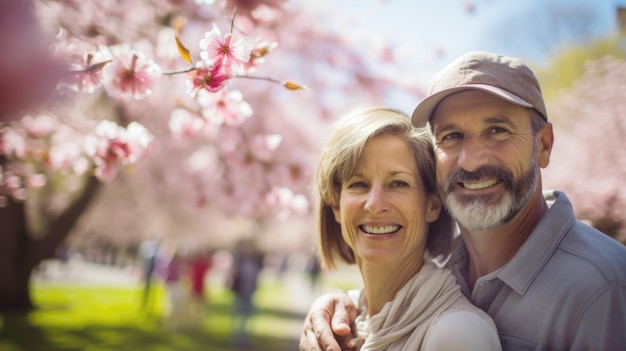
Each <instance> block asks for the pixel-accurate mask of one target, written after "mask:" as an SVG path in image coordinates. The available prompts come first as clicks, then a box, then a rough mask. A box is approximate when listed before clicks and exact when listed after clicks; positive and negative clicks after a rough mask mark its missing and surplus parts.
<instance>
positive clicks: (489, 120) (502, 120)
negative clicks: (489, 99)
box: [485, 115, 514, 124]
mask: <svg viewBox="0 0 626 351" xmlns="http://www.w3.org/2000/svg"><path fill="white" fill-rule="evenodd" d="M485 123H487V124H492V123H505V124H514V123H513V120H512V118H511V117H508V116H503V115H498V116H493V117H488V118H486V119H485Z"/></svg>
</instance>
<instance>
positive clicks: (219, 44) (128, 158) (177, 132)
mask: <svg viewBox="0 0 626 351" xmlns="http://www.w3.org/2000/svg"><path fill="white" fill-rule="evenodd" d="M180 4H181V5H184V6H190V5H189V4H188V3H187V4H185V2H180ZM41 6H50V7H51V8H52V9H53V11H52V12H50V13H49V17H51V18H52V17H55V16H59V18H61V17H62V7H58V8H56V10H54V9H55V6H60V5H55V4H54V3H50V4H46V5H41ZM102 6H104V7H102V8H101V10H104V9H105V8H106V7H107V6H108V5H106V4H103V5H102ZM202 6H204V7H203V8H208V7H210V6H213V5H210V4H204V5H202ZM198 8H199V7H198ZM99 9H100V8H99ZM157 12H158V11H157ZM243 13H247V12H246V11H243ZM155 14H156V12H155ZM233 16H235V15H234V14H233ZM95 20H96V22H98V23H100V22H99V21H98V19H95ZM132 20H138V21H141V17H137V18H133V19H132ZM78 22H79V23H76V25H77V26H78V27H80V25H81V24H82V20H78ZM174 22H175V21H172V23H171V26H172V28H169V26H168V25H164V26H162V27H160V29H158V31H159V32H158V36H157V40H155V41H151V40H145V39H144V38H142V36H139V37H133V38H131V36H129V37H128V38H123V39H122V40H121V42H120V40H102V38H98V36H93V37H91V36H90V35H84V34H83V35H77V34H79V33H77V31H76V28H71V25H70V26H69V27H66V26H67V25H68V23H67V22H64V21H62V20H59V21H58V24H59V28H60V30H59V32H58V35H57V37H56V39H57V40H56V41H55V42H54V43H53V45H52V49H53V54H54V56H55V57H56V58H57V59H59V61H61V62H65V64H66V72H65V74H64V75H63V76H62V79H61V80H60V81H59V84H58V86H57V91H58V92H59V94H60V95H62V96H64V97H65V98H67V97H70V96H74V97H76V99H82V100H83V101H86V100H87V99H91V101H93V102H92V104H94V105H95V106H98V105H102V104H103V103H104V104H106V105H108V106H114V107H113V108H107V109H101V108H99V107H97V108H96V109H95V111H97V113H98V114H99V116H95V118H94V117H92V116H86V117H85V118H86V119H88V120H98V119H102V118H103V117H104V120H102V121H101V122H100V123H99V124H98V125H97V127H95V124H93V123H92V129H91V130H87V129H86V128H84V125H83V126H81V127H80V128H75V126H74V127H70V126H71V125H72V124H73V123H74V122H71V123H70V124H67V123H66V122H68V121H69V120H70V119H71V118H74V119H76V118H79V119H80V118H81V114H82V113H84V112H87V113H89V112H91V111H94V109H92V108H91V107H87V108H85V109H84V110H82V109H75V113H74V116H72V117H71V118H66V117H65V116H64V119H65V120H64V121H62V120H61V119H59V118H55V117H50V121H52V120H53V122H49V126H48V127H44V125H45V123H44V121H45V120H46V118H45V117H44V114H40V115H38V116H37V117H34V118H33V117H27V118H23V119H21V120H17V121H15V122H14V123H10V124H6V125H0V128H1V129H0V157H2V158H4V159H5V160H6V161H3V162H2V164H0V196H12V197H13V198H14V199H16V200H24V199H25V198H26V193H27V189H28V188H29V187H33V186H35V185H37V186H42V185H43V184H44V183H45V181H46V178H47V176H48V175H49V173H51V172H54V171H57V172H69V171H71V172H72V173H73V174H79V175H80V174H85V173H87V172H89V173H90V174H93V175H94V176H96V177H97V178H98V179H100V180H102V181H111V180H113V179H114V178H115V175H116V174H117V172H118V171H119V169H120V166H123V167H124V166H125V167H126V169H129V167H128V166H129V165H132V164H134V163H136V162H137V161H138V160H139V159H140V158H141V156H142V155H143V154H144V152H145V150H147V148H148V145H149V144H150V142H151V141H152V138H153V136H152V135H151V133H150V132H149V131H148V130H147V129H146V128H145V127H144V126H143V125H142V124H140V123H139V121H133V120H134V118H136V117H137V116H136V115H134V116H133V115H132V114H127V107H128V106H133V108H138V109H141V107H138V106H141V105H140V104H145V105H146V107H147V106H148V104H152V105H154V102H153V101H151V100H154V98H153V96H154V95H155V94H154V93H155V92H156V91H163V86H170V83H169V82H167V81H171V80H172V79H176V80H180V81H181V83H183V82H184V83H185V84H184V85H185V86H186V89H184V90H182V91H180V92H181V93H183V94H184V96H183V98H178V97H177V96H176V95H177V93H178V91H172V92H171V96H172V100H173V101H181V103H179V104H177V107H176V108H174V109H170V110H169V111H166V112H165V113H166V114H168V115H169V121H168V123H167V124H166V125H169V132H170V133H171V134H172V135H173V136H174V137H183V138H192V137H197V136H200V137H209V138H210V139H211V142H212V143H215V144H216V147H215V150H217V152H219V153H220V157H218V158H217V159H216V160H217V164H214V165H211V167H214V168H215V169H217V168H222V169H228V171H227V173H228V177H230V178H231V179H230V183H231V184H234V183H236V182H237V181H241V182H243V183H250V182H249V181H247V180H246V178H247V177H249V176H251V175H254V174H257V175H259V177H261V178H268V177H269V178H272V179H273V180H272V181H270V182H259V183H258V184H256V185H255V186H254V188H249V189H248V191H245V192H244V193H242V194H241V196H240V197H237V199H236V201H237V202H242V203H250V204H252V206H253V207H254V208H262V207H263V206H265V207H268V205H269V206H274V207H276V208H279V207H281V206H282V207H281V208H283V210H286V209H287V208H291V209H292V210H293V209H295V208H302V207H303V205H302V201H301V200H302V199H304V197H303V196H302V195H296V194H294V193H293V191H292V190H291V189H288V188H286V187H285V186H280V183H281V182H283V183H284V181H283V180H280V179H278V177H277V176H276V175H273V176H272V175H268V173H271V172H272V170H277V169H280V168H281V167H280V166H279V162H276V161H274V160H272V157H273V154H274V152H276V150H277V148H278V147H279V145H280V144H281V137H280V135H266V134H264V133H257V132H253V133H254V135H252V136H250V137H245V138H242V139H241V140H239V141H238V142H237V143H233V142H232V140H230V141H228V135H229V132H228V131H226V132H225V131H224V129H230V130H231V131H232V130H233V129H237V128H241V127H242V126H243V124H244V123H245V122H246V121H247V120H248V119H249V118H250V117H252V115H253V109H252V106H251V104H250V103H248V102H247V101H246V99H245V97H244V94H243V92H242V91H240V90H239V89H236V88H233V84H230V83H231V82H232V81H233V80H234V79H235V78H249V79H260V80H266V81H270V82H273V83H280V84H282V85H283V86H284V87H285V88H286V89H288V90H298V89H302V87H301V86H300V85H298V84H297V83H294V82H291V81H288V82H281V81H278V80H274V79H271V78H267V77H254V76H253V74H254V73H256V72H257V70H258V68H259V67H260V65H262V64H263V63H265V60H266V56H267V55H268V54H269V53H270V52H271V51H272V50H274V49H275V48H276V47H277V45H278V44H277V43H276V42H275V41H272V40H267V39H264V38H262V37H261V36H250V35H247V34H246V32H254V30H253V29H254V28H253V24H254V23H253V22H250V20H249V19H242V22H243V24H242V25H240V26H239V27H235V25H234V22H235V18H234V17H233V18H232V22H231V23H230V28H229V29H228V30H224V29H225V28H220V26H219V25H218V24H217V23H213V24H212V26H211V27H210V28H209V30H208V31H206V32H204V33H203V35H201V36H199V35H184V34H185V33H184V31H183V30H182V28H181V27H177V26H176V25H174ZM137 23H139V22H137ZM84 24H85V25H88V23H87V21H86V22H85V23H84ZM89 26H92V25H91V24H89ZM93 26H95V24H93ZM157 27H159V26H155V27H153V28H157ZM85 28H89V27H88V26H86V27H85ZM91 28H95V27H91ZM98 30H104V27H102V26H101V27H99V28H98ZM146 32H147V31H146ZM120 38H122V36H120ZM190 38H196V40H197V41H196V45H195V50H193V47H192V50H191V51H193V53H192V52H191V51H190V50H189V49H188V48H187V47H186V46H185V44H183V40H188V41H190V42H191V41H192V40H193V39H190ZM172 49H174V50H172ZM181 57H182V60H181ZM175 60H177V61H175ZM184 61H186V63H187V64H186V65H184V66H183V64H184ZM181 67H182V68H181ZM171 86H173V87H178V85H177V84H171ZM159 98H161V97H160V96H159V97H157V99H159ZM88 104H89V103H87V104H86V105H88ZM152 105H151V108H153V107H152ZM107 113H110V114H111V115H110V116H108V117H107V116H106V114H107ZM50 114H51V115H53V114H54V112H50ZM103 115H104V116H103ZM33 121H36V123H33ZM29 123H30V124H32V125H37V126H38V127H33V126H30V127H27V126H26V124H29ZM28 128H40V129H42V131H40V132H38V133H32V132H30V133H27V132H24V131H25V130H27V129H28ZM45 128H47V130H43V129H45ZM237 133H245V132H242V131H239V132H237ZM257 134H258V135H257ZM59 135H64V136H59ZM220 140H221V141H220ZM229 143H230V144H231V145H235V146H234V147H233V148H230V149H229V147H228V146H227V145H226V144H229ZM35 146H36V148H35ZM229 159H230V160H231V161H232V160H233V159H237V160H245V161H244V162H231V161H228V160H229ZM287 167H289V166H287ZM252 169H254V170H255V171H254V172H253V173H254V174H251V173H249V171H250V170H252ZM203 171H204V172H206V171H207V169H206V168H205V169H203ZM255 172H256V173H255ZM236 174H238V175H239V176H236ZM198 177H201V176H198ZM239 177H241V179H240V178H239ZM214 187H215V186H213V187H211V188H214ZM208 188H209V187H207V189H208ZM242 188H245V187H242ZM277 189H284V190H281V191H278V190H277ZM206 192H208V193H210V192H211V191H206ZM206 192H205V193H206ZM224 193H225V194H227V196H228V197H229V198H230V199H231V200H232V199H234V197H233V194H235V192H233V191H226V192H224ZM288 193H290V194H292V195H291V197H289V196H287V195H286V194H288ZM278 194H282V195H280V196H279V195H278ZM203 196H205V194H201V193H199V195H198V198H202V197H203ZM246 197H248V198H247V199H246ZM252 197H256V200H255V201H248V200H249V199H250V198H252ZM287 198H290V199H296V200H293V201H292V200H287ZM204 203H206V201H198V204H199V205H202V204H204ZM279 211H281V210H279ZM244 212H246V211H244ZM247 212H249V213H252V212H255V211H247ZM283 212H284V211H283ZM296 212H297V211H296Z"/></svg>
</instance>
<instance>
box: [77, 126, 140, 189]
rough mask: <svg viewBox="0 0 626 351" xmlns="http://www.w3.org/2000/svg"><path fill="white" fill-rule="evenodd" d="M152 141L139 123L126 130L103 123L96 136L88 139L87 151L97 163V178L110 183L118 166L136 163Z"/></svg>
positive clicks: (96, 131) (97, 128)
mask: <svg viewBox="0 0 626 351" xmlns="http://www.w3.org/2000/svg"><path fill="white" fill-rule="evenodd" d="M151 139H152V136H151V135H150V134H149V133H148V131H147V130H146V129H145V128H144V127H143V126H142V125H141V124H139V123H137V122H132V123H130V124H129V125H128V127H127V128H126V129H124V128H122V127H120V126H118V125H117V124H116V123H115V122H112V121H101V122H100V123H99V124H98V126H97V127H96V130H95V132H94V135H93V136H91V137H90V138H87V143H86V146H85V149H86V150H87V153H88V155H90V156H91V157H92V159H93V161H94V163H95V166H96V169H95V174H96V176H97V177H98V178H99V179H101V180H103V181H110V180H112V179H113V177H114V176H115V174H116V173H117V170H116V166H117V165H118V164H122V165H126V164H130V163H134V162H136V161H137V159H138V158H139V156H141V154H143V152H144V150H145V149H146V148H147V146H148V144H149V143H150V141H151Z"/></svg>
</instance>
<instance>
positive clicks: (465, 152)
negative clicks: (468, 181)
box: [457, 137, 489, 172]
mask: <svg viewBox="0 0 626 351" xmlns="http://www.w3.org/2000/svg"><path fill="white" fill-rule="evenodd" d="M488 162H489V146H488V145H485V143H484V142H482V141H481V140H480V138H475V137H465V138H464V139H463V144H462V146H461V151H460V152H459V159H458V161H457V164H458V166H459V167H460V168H462V169H464V170H466V171H468V172H474V171H476V170H477V169H479V168H481V167H482V166H484V165H486V164H487V163H488Z"/></svg>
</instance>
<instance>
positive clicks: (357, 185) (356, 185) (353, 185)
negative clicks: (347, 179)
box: [347, 182, 366, 189]
mask: <svg viewBox="0 0 626 351" xmlns="http://www.w3.org/2000/svg"><path fill="white" fill-rule="evenodd" d="M365 186H366V185H365V182H352V183H348V186H347V188H349V189H352V188H364V187H365Z"/></svg>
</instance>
